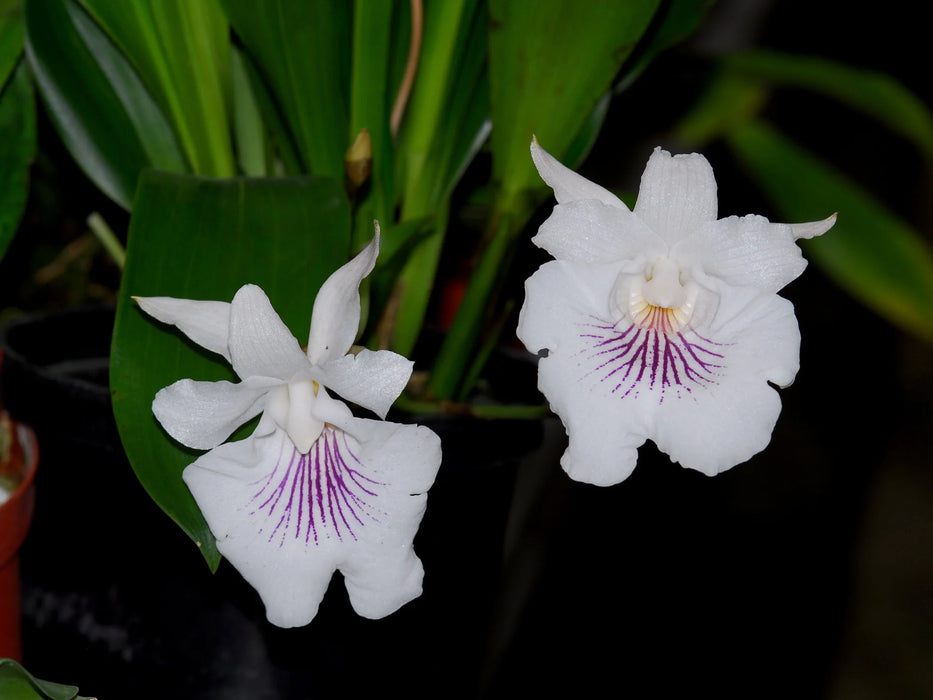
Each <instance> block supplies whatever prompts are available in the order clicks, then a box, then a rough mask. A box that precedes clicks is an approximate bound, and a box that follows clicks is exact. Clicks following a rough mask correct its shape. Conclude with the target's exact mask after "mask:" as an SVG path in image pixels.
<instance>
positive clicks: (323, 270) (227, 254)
mask: <svg viewBox="0 0 933 700" xmlns="http://www.w3.org/2000/svg"><path fill="white" fill-rule="evenodd" d="M128 241H129V247H128V250H127V263H126V268H125V270H124V274H123V282H122V288H121V291H120V299H119V303H118V306H117V319H116V326H115V329H114V339H113V349H112V354H111V387H112V390H113V404H114V414H115V416H116V419H117V425H118V428H119V430H120V436H121V439H122V440H123V446H124V448H125V449H126V453H127V456H128V457H129V459H130V463H131V464H132V465H133V468H134V469H135V471H136V474H137V476H138V477H139V480H140V481H141V482H142V484H143V486H144V487H145V488H146V490H147V491H148V492H149V493H150V495H151V496H152V497H153V499H155V501H156V502H157V503H158V504H159V505H160V506H161V507H162V509H163V510H165V512H166V513H167V514H168V515H169V516H171V517H172V518H173V519H174V520H175V521H176V522H177V523H178V524H179V525H180V526H181V527H182V529H183V530H184V531H185V532H186V533H187V534H188V535H189V536H190V537H191V538H192V539H193V540H194V541H195V542H197V543H198V544H199V546H200V547H201V552H202V554H203V555H204V557H205V559H206V560H207V562H208V564H209V565H210V566H211V567H212V568H216V566H217V564H218V562H219V560H220V555H219V554H218V552H217V549H216V546H215V542H214V538H213V537H212V536H211V534H210V532H209V530H208V528H207V525H206V523H205V522H204V519H203V517H202V516H201V513H200V512H199V511H198V509H197V506H196V504H195V502H194V500H193V499H192V497H191V495H190V494H189V492H188V490H187V488H186V487H185V485H184V482H183V481H182V478H181V473H182V471H183V469H184V467H185V466H186V465H187V464H189V463H191V462H192V461H194V459H195V458H196V456H197V453H195V452H193V451H191V450H188V449H185V448H183V447H181V446H180V445H179V444H177V443H175V442H174V441H173V440H172V439H171V438H169V437H168V436H167V435H166V434H165V433H164V432H163V431H162V430H161V428H160V427H159V426H158V424H157V423H156V421H155V419H154V417H153V415H152V410H151V403H152V398H153V396H155V393H156V391H158V390H159V389H161V388H162V387H164V386H167V385H169V384H171V383H172V382H174V381H176V380H178V379H181V378H184V377H192V378H195V379H201V380H219V379H230V378H231V377H232V375H231V372H230V370H229V369H228V368H227V367H226V366H225V364H224V363H223V360H220V359H217V358H214V357H208V356H207V354H206V353H203V352H202V351H199V350H198V349H197V348H196V347H195V346H194V345H193V344H191V343H190V342H188V341H187V340H185V339H184V338H183V337H181V336H179V335H178V334H177V333H173V332H172V331H170V330H168V329H166V328H165V327H160V326H159V325H158V324H156V323H154V322H152V321H151V320H149V319H147V318H145V317H144V316H143V314H142V313H141V312H140V311H139V309H137V308H135V304H134V302H133V301H132V299H131V297H132V296H173V297H180V298H186V299H214V300H221V301H229V300H230V299H232V298H233V295H234V293H235V292H236V290H237V289H238V288H239V287H240V286H242V285H243V284H246V283H254V284H258V285H259V286H261V287H262V288H263V289H264V290H265V291H266V293H267V294H268V295H269V298H270V299H271V300H272V303H273V305H274V306H275V308H276V310H277V311H278V312H279V314H280V315H281V317H282V319H283V320H284V321H285V323H286V324H287V325H288V326H289V328H291V330H292V332H293V333H294V334H295V337H297V338H298V339H299V340H300V341H301V342H303V341H304V339H305V338H307V336H308V329H309V325H310V319H311V308H312V305H313V302H314V297H315V295H316V293H317V290H318V288H319V287H320V285H321V284H322V283H323V281H324V280H325V279H326V278H327V277H328V276H329V275H330V273H332V272H333V271H334V270H336V269H337V268H338V267H339V266H340V265H342V264H343V263H345V262H346V261H347V260H348V259H349V256H350V252H351V251H350V217H349V209H348V207H347V203H346V198H345V197H344V195H343V191H342V189H341V187H340V185H338V184H337V183H336V182H335V181H333V180H331V179H328V178H302V179H272V178H246V179H227V180H222V179H212V178H199V177H194V176H182V175H170V174H167V173H160V172H156V171H146V172H145V173H143V175H142V177H141V178H140V187H139V193H138V196H137V198H136V201H135V203H134V209H133V216H132V218H131V221H130V230H129V234H128ZM218 263H222V264H218Z"/></svg>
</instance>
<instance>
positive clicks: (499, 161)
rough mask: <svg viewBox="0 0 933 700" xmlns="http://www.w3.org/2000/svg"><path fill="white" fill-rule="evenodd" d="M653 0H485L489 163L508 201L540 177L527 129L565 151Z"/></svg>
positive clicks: (645, 21) (641, 28)
mask: <svg viewBox="0 0 933 700" xmlns="http://www.w3.org/2000/svg"><path fill="white" fill-rule="evenodd" d="M658 5H659V1H656V0H646V1H643V2H626V3H607V4H599V5H596V4H593V3H582V4H581V3H580V2H579V1H578V0H552V1H550V2H542V3H524V2H509V1H508V0H490V2H489V14H490V30H489V71H490V83H491V99H492V117H493V124H494V128H493V132H492V153H493V169H494V175H495V178H496V179H497V181H498V182H500V183H501V186H502V188H503V198H504V199H505V201H509V200H511V199H512V198H514V197H515V196H517V195H518V194H519V193H521V192H522V191H523V190H525V189H527V188H537V187H540V186H541V184H542V183H541V182H540V178H538V174H537V172H536V171H535V168H534V165H533V163H532V161H531V157H530V155H529V154H528V148H529V144H530V143H531V137H532V135H533V134H535V135H537V137H538V140H539V141H540V142H541V145H542V146H543V147H544V148H545V149H547V150H548V151H549V152H551V153H553V154H554V155H555V156H557V157H558V158H562V157H563V156H564V154H565V152H566V150H567V148H568V147H569V146H570V144H571V143H572V141H573V139H574V137H575V136H576V134H577V133H578V132H579V131H580V129H581V127H583V125H584V123H585V122H586V120H587V119H588V118H589V117H590V114H591V113H592V112H593V110H594V108H595V107H596V105H597V103H598V101H599V99H600V98H601V97H602V95H603V93H605V92H606V90H607V89H608V88H609V87H610V85H611V84H612V81H613V79H614V78H615V76H616V74H617V73H618V71H619V69H620V67H621V66H622V64H623V62H624V61H625V60H626V58H627V57H628V56H629V55H630V54H631V52H632V51H633V50H634V49H635V47H636V46H637V44H638V42H639V40H640V39H641V37H642V35H643V34H644V33H645V30H646V29H647V28H648V26H649V23H650V22H651V19H652V17H653V16H654V14H655V11H656V10H657V8H658Z"/></svg>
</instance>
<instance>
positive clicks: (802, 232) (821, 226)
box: [788, 214, 836, 238]
mask: <svg viewBox="0 0 933 700" xmlns="http://www.w3.org/2000/svg"><path fill="white" fill-rule="evenodd" d="M835 223H836V214H833V215H832V216H829V217H826V218H825V219H823V220H822V221H808V222H806V223H803V224H788V225H789V226H790V227H791V230H793V232H794V238H815V237H816V236H822V235H823V234H824V233H826V232H827V231H829V229H831V228H832V227H833V226H834V225H835Z"/></svg>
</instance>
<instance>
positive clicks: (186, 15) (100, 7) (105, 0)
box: [83, 0, 236, 177]
mask: <svg viewBox="0 0 933 700" xmlns="http://www.w3.org/2000/svg"><path fill="white" fill-rule="evenodd" d="M83 1H84V3H85V5H86V6H87V7H88V9H89V10H90V11H91V13H92V14H93V15H94V17H95V18H96V19H97V20H98V22H99V23H100V24H101V25H102V26H103V27H104V28H105V29H106V30H107V33H108V34H109V35H110V36H111V37H112V38H113V40H114V41H115V42H116V44H117V45H118V46H119V47H120V48H121V49H122V50H123V53H124V54H125V55H126V56H127V58H128V59H129V61H130V62H131V63H132V64H133V66H134V67H135V68H136V70H137V71H138V72H139V74H140V76H141V77H142V79H143V82H144V83H145V84H146V86H147V87H148V88H149V91H150V92H151V93H152V95H153V96H154V97H155V99H156V102H158V104H159V105H160V106H161V107H162V109H163V111H164V112H165V114H166V115H167V116H168V118H169V120H170V122H171V123H172V126H173V127H174V129H175V133H176V134H177V137H178V141H179V143H180V144H181V146H182V149H183V151H184V153H185V155H186V156H187V158H188V161H189V162H190V163H191V167H192V169H193V171H194V172H196V173H198V174H201V175H214V176H220V177H223V176H229V175H234V174H235V173H236V168H235V166H234V158H233V148H232V145H231V142H230V131H231V124H230V118H229V112H230V109H231V99H232V98H231V94H232V93H231V78H230V40H229V36H228V35H229V30H228V27H227V21H226V18H225V17H224V14H223V11H222V10H221V9H220V5H219V3H218V1H217V0H198V1H197V2H191V1H190V0H159V2H151V0H83Z"/></svg>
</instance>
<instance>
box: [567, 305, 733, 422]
mask: <svg viewBox="0 0 933 700" xmlns="http://www.w3.org/2000/svg"><path fill="white" fill-rule="evenodd" d="M619 325H620V324H612V323H608V322H606V321H602V320H600V319H595V318H594V319H593V322H592V323H587V324H583V330H582V331H581V333H580V338H582V339H584V340H585V341H586V342H587V345H588V347H587V348H586V349H585V350H584V351H582V352H581V355H582V356H583V359H582V361H581V365H584V366H587V367H588V369H587V372H586V375H585V376H590V375H593V374H595V375H596V376H598V377H599V381H600V384H601V385H603V386H606V387H608V388H609V391H610V393H612V394H617V395H618V396H620V397H621V398H626V397H628V396H631V397H633V398H634V397H637V396H638V395H639V393H640V392H642V391H651V392H655V393H657V395H658V402H659V403H663V402H664V398H665V396H666V395H668V393H669V392H670V393H673V394H674V395H675V396H677V397H680V396H683V395H684V393H690V392H691V391H693V389H695V388H697V387H702V386H707V385H710V384H715V383H716V377H717V376H719V375H720V374H721V372H722V370H723V364H722V362H723V355H722V352H721V348H722V345H721V344H719V343H716V342H714V341H712V340H709V339H708V338H704V337H703V336H700V335H698V334H697V333H696V332H694V331H692V330H690V329H681V330H668V329H669V328H670V326H668V324H667V323H653V324H650V325H644V326H639V325H636V324H633V323H630V324H629V325H627V326H626V327H624V328H620V327H619Z"/></svg>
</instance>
